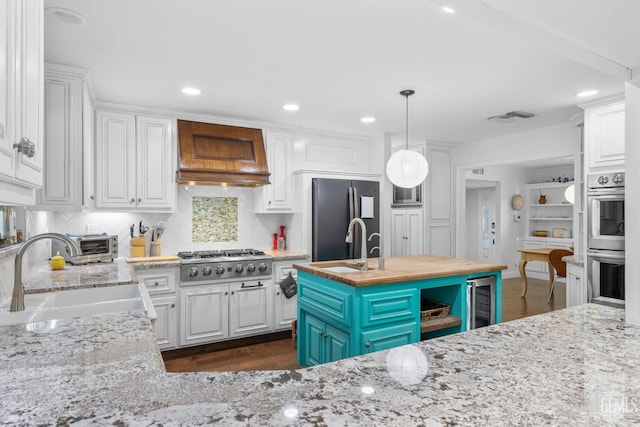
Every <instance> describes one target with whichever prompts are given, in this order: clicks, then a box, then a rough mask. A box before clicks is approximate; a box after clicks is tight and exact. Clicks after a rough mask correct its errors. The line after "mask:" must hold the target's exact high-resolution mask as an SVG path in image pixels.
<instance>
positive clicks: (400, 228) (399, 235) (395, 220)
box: [391, 209, 408, 256]
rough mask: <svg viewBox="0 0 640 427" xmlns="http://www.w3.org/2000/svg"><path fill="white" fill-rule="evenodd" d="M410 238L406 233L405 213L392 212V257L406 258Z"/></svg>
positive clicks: (395, 210)
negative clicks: (406, 248)
mask: <svg viewBox="0 0 640 427" xmlns="http://www.w3.org/2000/svg"><path fill="white" fill-rule="evenodd" d="M407 239H408V236H407V235H406V231H405V213H404V211H402V210H399V209H392V210H391V256H404V255H405V247H406V246H407V243H406V241H407Z"/></svg>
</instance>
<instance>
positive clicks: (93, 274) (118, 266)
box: [23, 258, 138, 294]
mask: <svg viewBox="0 0 640 427" xmlns="http://www.w3.org/2000/svg"><path fill="white" fill-rule="evenodd" d="M23 277H24V280H23V284H24V292H25V294H35V293H39V292H52V291H60V290H66V289H78V288H90V287H99V286H114V285H128V284H131V283H138V279H137V278H136V275H135V272H134V271H133V267H132V265H131V264H128V263H127V262H126V261H125V259H124V258H117V259H116V260H115V261H113V262H99V263H93V264H85V265H71V264H67V265H66V266H65V267H64V269H63V270H57V271H51V268H50V267H49V266H48V265H42V266H39V267H37V268H36V269H35V270H32V271H29V273H28V276H27V275H26V274H23Z"/></svg>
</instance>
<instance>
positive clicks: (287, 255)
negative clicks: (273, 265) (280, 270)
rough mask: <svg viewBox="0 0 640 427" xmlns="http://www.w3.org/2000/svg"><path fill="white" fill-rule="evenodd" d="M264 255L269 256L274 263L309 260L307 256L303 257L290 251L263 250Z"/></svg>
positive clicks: (303, 255)
mask: <svg viewBox="0 0 640 427" xmlns="http://www.w3.org/2000/svg"><path fill="white" fill-rule="evenodd" d="M264 253H265V254H267V255H271V256H272V257H273V260H274V261H287V260H294V259H298V260H301V259H307V258H309V256H308V255H305V254H302V253H300V252H296V251H290V250H285V251H277V250H273V249H265V250H264Z"/></svg>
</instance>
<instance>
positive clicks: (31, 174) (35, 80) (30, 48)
mask: <svg viewBox="0 0 640 427" xmlns="http://www.w3.org/2000/svg"><path fill="white" fill-rule="evenodd" d="M16 12H17V40H16V42H17V43H16V46H18V49H16V52H15V53H16V67H17V68H16V71H17V72H16V80H15V83H16V89H17V91H18V92H17V93H16V95H18V96H17V97H16V101H17V102H16V110H15V113H16V118H17V119H18V120H17V121H16V130H17V132H16V135H15V137H16V142H17V141H19V140H20V139H22V138H23V137H26V138H29V140H30V141H31V142H32V143H33V144H34V145H35V154H34V155H33V157H28V156H26V155H24V154H22V153H19V154H17V156H18V157H17V159H16V180H18V181H19V182H20V183H22V184H25V185H27V186H29V187H34V188H40V187H41V186H42V165H43V159H44V142H43V123H44V109H43V104H44V102H43V93H44V89H43V65H44V54H43V52H44V43H43V32H44V19H43V18H44V15H43V14H44V7H43V1H42V0H19V1H18V2H17V10H16Z"/></svg>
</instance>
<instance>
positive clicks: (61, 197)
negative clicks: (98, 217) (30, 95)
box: [37, 66, 84, 211]
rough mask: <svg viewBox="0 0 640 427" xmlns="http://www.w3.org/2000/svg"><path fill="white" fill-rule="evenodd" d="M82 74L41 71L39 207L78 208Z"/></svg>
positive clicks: (50, 68)
mask: <svg viewBox="0 0 640 427" xmlns="http://www.w3.org/2000/svg"><path fill="white" fill-rule="evenodd" d="M83 80H84V76H83V75H80V74H74V73H71V72H68V71H66V70H63V69H60V68H59V67H54V66H53V67H52V66H47V69H46V70H45V75H44V116H45V126H44V142H45V147H44V182H43V187H42V190H40V191H38V197H37V199H38V206H37V208H38V209H39V210H49V211H74V210H75V211H79V210H81V209H82V189H83V187H82V186H83V181H82V179H83V165H82V161H83V158H82V156H83V123H82V121H83V97H84V96H83V87H84V81H83Z"/></svg>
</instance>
